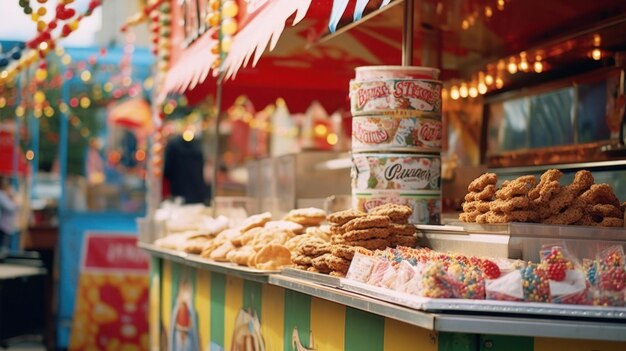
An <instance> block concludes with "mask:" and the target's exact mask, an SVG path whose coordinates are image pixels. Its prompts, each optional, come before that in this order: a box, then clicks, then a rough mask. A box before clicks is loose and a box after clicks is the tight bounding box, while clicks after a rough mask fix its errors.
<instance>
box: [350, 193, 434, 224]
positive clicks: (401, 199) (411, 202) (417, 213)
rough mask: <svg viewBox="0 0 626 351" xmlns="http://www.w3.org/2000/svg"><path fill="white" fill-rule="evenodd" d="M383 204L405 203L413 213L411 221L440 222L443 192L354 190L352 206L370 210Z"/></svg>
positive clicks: (423, 222) (365, 210) (366, 210)
mask: <svg viewBox="0 0 626 351" xmlns="http://www.w3.org/2000/svg"><path fill="white" fill-rule="evenodd" d="M383 204H396V205H404V206H408V207H409V208H411V210H412V211H413V214H412V215H411V217H409V222H410V223H415V224H417V223H421V224H439V221H440V217H441V194H440V193H436V194H433V193H432V192H431V191H404V190H370V191H363V192H361V191H354V190H353V192H352V207H354V208H356V209H358V210H359V211H363V212H368V211H371V210H372V209H373V208H375V207H377V206H380V205H383Z"/></svg>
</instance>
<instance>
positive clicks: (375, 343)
mask: <svg viewBox="0 0 626 351" xmlns="http://www.w3.org/2000/svg"><path fill="white" fill-rule="evenodd" d="M345 333H346V334H345V347H344V350H345V351H363V350H368V351H383V349H384V347H385V346H384V339H383V338H384V335H385V318H384V317H381V316H377V315H374V314H371V313H367V312H364V311H361V310H357V309H354V308H351V307H346V331H345Z"/></svg>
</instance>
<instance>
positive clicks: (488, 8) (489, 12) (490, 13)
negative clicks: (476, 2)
mask: <svg viewBox="0 0 626 351" xmlns="http://www.w3.org/2000/svg"><path fill="white" fill-rule="evenodd" d="M485 16H486V17H491V16H493V10H492V9H491V6H485Z"/></svg>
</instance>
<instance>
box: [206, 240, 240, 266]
mask: <svg viewBox="0 0 626 351" xmlns="http://www.w3.org/2000/svg"><path fill="white" fill-rule="evenodd" d="M234 249H235V246H234V245H233V244H232V243H231V242H230V240H228V241H226V242H224V243H223V244H222V245H220V246H219V247H218V248H216V249H215V250H213V251H212V252H211V254H210V255H209V258H210V259H212V260H215V261H222V262H224V261H228V260H227V259H226V255H228V253H229V252H230V251H232V250H234Z"/></svg>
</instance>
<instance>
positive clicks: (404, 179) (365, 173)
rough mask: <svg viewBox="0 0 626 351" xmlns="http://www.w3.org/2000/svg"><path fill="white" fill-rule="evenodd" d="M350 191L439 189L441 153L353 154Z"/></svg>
mask: <svg viewBox="0 0 626 351" xmlns="http://www.w3.org/2000/svg"><path fill="white" fill-rule="evenodd" d="M351 176H352V191H353V192H354V191H355V190H356V191H367V190H389V189H393V190H402V191H416V190H420V191H430V192H431V193H434V194H437V193H438V192H439V191H440V190H441V157H440V156H439V155H434V154H433V155H427V154H387V153H379V154H377V153H363V154H353V155H352V171H351Z"/></svg>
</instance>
